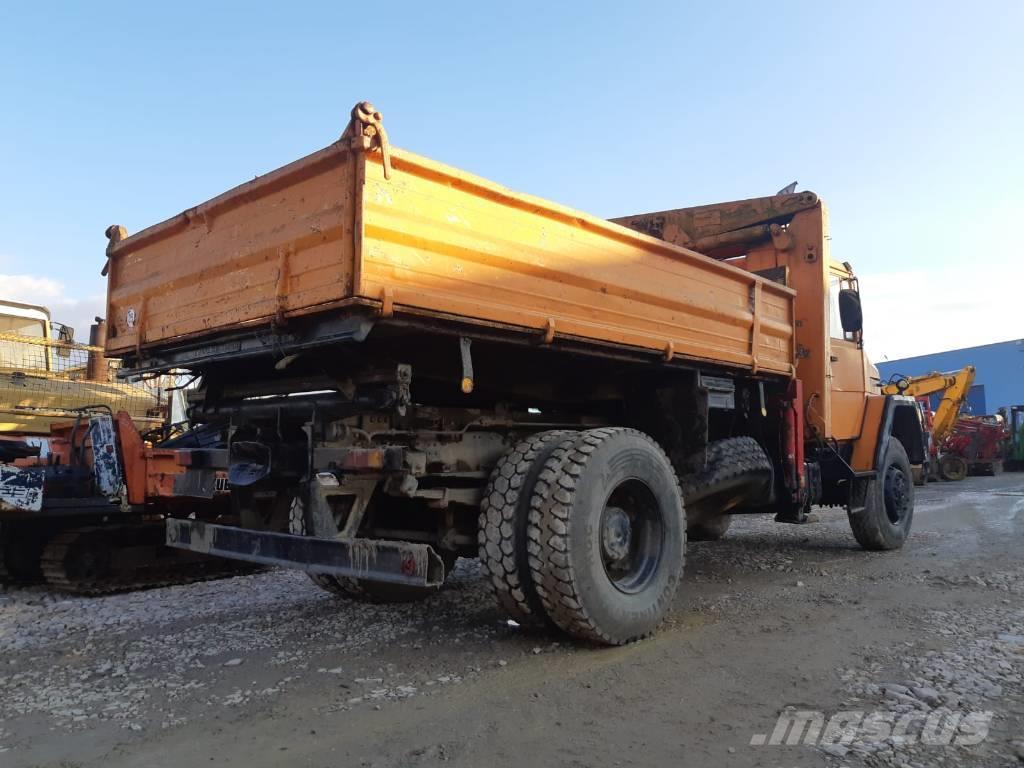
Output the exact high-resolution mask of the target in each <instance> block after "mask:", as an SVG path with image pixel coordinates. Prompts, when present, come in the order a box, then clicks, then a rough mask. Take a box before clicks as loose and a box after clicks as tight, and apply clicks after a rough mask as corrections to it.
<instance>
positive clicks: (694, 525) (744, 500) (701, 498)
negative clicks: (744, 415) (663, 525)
mask: <svg viewBox="0 0 1024 768" xmlns="http://www.w3.org/2000/svg"><path fill="white" fill-rule="evenodd" d="M771 481H772V462H771V459H769V458H768V454H766V453H765V452H764V449H763V448H762V447H761V445H760V444H759V443H758V442H757V440H755V439H754V438H752V437H728V438H725V439H724V440H716V441H714V442H713V443H710V444H709V445H708V449H707V459H706V461H705V467H704V469H703V470H702V471H700V472H698V473H696V474H694V475H690V476H688V477H686V478H684V479H683V480H682V489H683V499H684V500H685V502H686V520H687V529H686V534H687V536H689V537H690V538H691V539H692V540H694V541H715V540H717V539H720V538H722V537H723V536H724V535H725V532H726V531H728V530H729V526H730V525H731V524H732V515H729V514H727V513H728V512H729V510H731V509H735V508H736V507H738V506H740V505H742V504H750V503H754V502H757V501H760V500H762V499H764V498H765V497H766V496H767V494H768V491H769V489H770V488H771Z"/></svg>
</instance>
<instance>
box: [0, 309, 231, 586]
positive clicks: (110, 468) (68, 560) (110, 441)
mask: <svg viewBox="0 0 1024 768" xmlns="http://www.w3.org/2000/svg"><path fill="white" fill-rule="evenodd" d="M0 326H2V330H0V420H2V423H0V581H2V582H6V583H16V584H26V583H34V582H38V581H45V582H46V583H47V584H48V585H49V586H51V587H53V588H55V589H60V590H62V591H66V592H73V593H79V594H100V593H105V592H112V591H121V590H126V589H137V588H142V587H152V586H158V585H163V584H170V583H178V582H182V581H189V580H193V579H196V578H208V577H210V576H213V575H218V574H222V573H226V572H235V571H237V570H238V569H237V568H232V567H226V566H228V564H227V563H226V562H224V561H219V560H214V559H212V558H204V557H201V556H197V555H192V554H191V553H184V552H181V551H178V550H173V549H168V548H167V547H165V546H164V538H165V534H164V517H165V516H166V514H167V513H168V512H169V511H172V510H179V511H180V512H181V513H183V514H189V513H191V510H187V506H183V505H187V498H188V497H187V494H186V493H184V491H187V490H188V489H181V490H182V491H183V493H182V494H181V495H179V496H178V497H177V498H176V499H175V500H174V501H173V502H172V503H170V504H163V505H161V504H160V499H159V494H156V493H154V492H153V489H150V490H149V491H147V490H146V489H145V488H141V489H140V488H139V487H138V486H137V484H136V483H137V481H138V480H139V478H146V476H145V474H142V475H140V474H139V473H138V472H137V471H135V473H134V477H133V476H129V475H127V474H126V469H132V470H133V471H134V468H136V467H137V466H138V464H139V462H140V461H142V462H145V452H146V451H147V450H148V451H150V453H151V452H152V444H153V442H154V441H155V442H166V439H165V431H164V429H163V424H164V422H165V420H166V414H165V411H166V408H165V403H162V402H161V400H160V398H159V396H158V390H157V389H156V388H155V387H153V386H140V385H139V384H130V383H124V382H118V381H117V380H116V377H115V372H116V369H117V363H116V361H112V360H109V359H107V358H106V357H105V356H104V354H103V347H102V343H103V331H104V326H103V324H102V323H98V324H97V325H96V326H94V327H93V329H92V334H91V338H90V342H91V343H90V344H79V343H76V342H75V341H74V333H73V331H72V330H71V329H69V328H67V327H66V326H62V325H59V324H56V323H51V321H50V317H49V312H48V311H47V310H46V309H45V308H44V307H38V306H33V305H27V304H20V303H17V302H0ZM194 437H195V436H193V438H194ZM140 452H141V453H140ZM157 479H158V478H157V477H155V476H153V477H149V478H148V480H149V482H150V483H155V482H156V480H157ZM222 490H223V489H222ZM147 494H148V496H149V497H148V498H147ZM203 500H204V501H212V494H210V496H209V497H208V498H204V499H203ZM225 501H226V498H225ZM154 502H155V503H154ZM212 506H215V505H212Z"/></svg>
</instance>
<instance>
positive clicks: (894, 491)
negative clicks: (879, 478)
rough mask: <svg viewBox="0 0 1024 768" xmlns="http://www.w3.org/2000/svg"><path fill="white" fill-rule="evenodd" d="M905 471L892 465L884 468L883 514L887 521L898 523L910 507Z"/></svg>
mask: <svg viewBox="0 0 1024 768" xmlns="http://www.w3.org/2000/svg"><path fill="white" fill-rule="evenodd" d="M907 485H908V480H907V475H906V473H905V472H904V471H903V470H902V469H900V468H899V467H897V466H895V465H893V466H890V467H888V468H887V469H886V470H885V488H884V495H885V514H886V515H887V516H888V518H889V522H891V523H892V524H893V525H899V524H900V523H901V522H902V521H903V520H904V519H905V518H906V516H907V510H908V509H909V508H910V491H909V489H908V487H907Z"/></svg>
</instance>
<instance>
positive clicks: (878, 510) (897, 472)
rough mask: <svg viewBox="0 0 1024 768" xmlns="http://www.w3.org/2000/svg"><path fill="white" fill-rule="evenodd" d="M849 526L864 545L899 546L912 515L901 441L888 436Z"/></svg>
mask: <svg viewBox="0 0 1024 768" xmlns="http://www.w3.org/2000/svg"><path fill="white" fill-rule="evenodd" d="M849 518H850V527H851V528H852V529H853V535H854V537H855V538H856V539H857V542H858V543H859V544H860V545H861V546H862V547H864V549H871V550H887V549H899V548H900V547H902V546H903V542H905V541H906V540H907V536H908V535H909V534H910V525H911V523H912V522H913V519H914V483H913V474H912V472H911V469H910V460H909V459H908V458H907V452H906V450H905V449H904V448H903V444H902V443H900V441H899V440H898V439H897V438H895V437H890V438H889V445H888V447H887V448H886V451H885V459H884V460H883V461H882V464H881V466H880V467H879V469H878V475H877V476H876V477H875V478H874V479H873V480H870V481H868V487H867V490H866V492H865V495H864V507H863V509H861V510H859V511H857V512H851V513H850V515H849Z"/></svg>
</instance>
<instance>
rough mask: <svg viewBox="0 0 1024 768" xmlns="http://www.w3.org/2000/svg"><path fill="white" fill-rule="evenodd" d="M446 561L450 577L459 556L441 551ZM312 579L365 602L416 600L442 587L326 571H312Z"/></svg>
mask: <svg viewBox="0 0 1024 768" xmlns="http://www.w3.org/2000/svg"><path fill="white" fill-rule="evenodd" d="M439 554H440V555H441V559H442V560H443V561H444V577H445V579H447V578H448V576H449V574H451V572H452V569H453V568H454V567H455V561H456V560H458V559H459V558H458V555H456V554H455V553H454V552H441V553H439ZM308 576H309V578H310V580H312V582H313V583H314V584H316V585H317V586H318V587H320V588H321V589H323V590H326V591H327V592H330V593H331V594H334V595H338V596H339V597H344V598H347V599H349V600H359V601H361V602H364V603H415V602H419V601H420V600H425V599H426V598H428V597H430V596H431V595H433V594H436V593H437V591H438V590H439V589H440V587H415V586H412V585H410V584H390V583H388V582H386V581H370V580H368V579H354V578H352V577H350V576H331V575H329V574H326V573H310V574H308Z"/></svg>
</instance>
